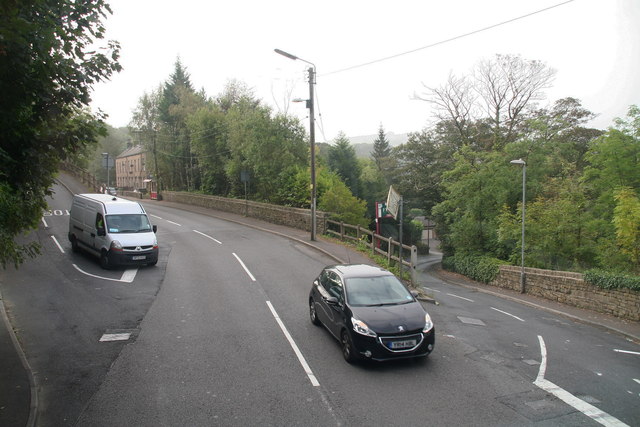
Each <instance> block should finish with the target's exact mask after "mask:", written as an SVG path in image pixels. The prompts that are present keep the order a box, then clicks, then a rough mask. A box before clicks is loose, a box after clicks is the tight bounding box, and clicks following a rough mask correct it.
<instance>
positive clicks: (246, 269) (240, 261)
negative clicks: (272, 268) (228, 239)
mask: <svg viewBox="0 0 640 427" xmlns="http://www.w3.org/2000/svg"><path fill="white" fill-rule="evenodd" d="M233 256H234V257H236V259H237V260H238V262H239V263H240V265H241V266H242V268H244V271H246V272H247V274H248V275H249V277H250V278H251V281H252V282H255V281H256V278H255V277H253V274H251V272H250V271H249V269H248V268H247V266H246V265H244V262H242V260H241V259H240V257H239V256H238V255H236V254H235V252H234V254H233Z"/></svg>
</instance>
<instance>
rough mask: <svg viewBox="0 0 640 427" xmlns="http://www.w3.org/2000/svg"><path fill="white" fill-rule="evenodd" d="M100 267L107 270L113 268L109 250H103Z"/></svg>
mask: <svg viewBox="0 0 640 427" xmlns="http://www.w3.org/2000/svg"><path fill="white" fill-rule="evenodd" d="M100 267H102V268H104V269H105V270H108V269H109V268H111V265H110V264H109V255H108V254H107V251H102V253H101V254H100Z"/></svg>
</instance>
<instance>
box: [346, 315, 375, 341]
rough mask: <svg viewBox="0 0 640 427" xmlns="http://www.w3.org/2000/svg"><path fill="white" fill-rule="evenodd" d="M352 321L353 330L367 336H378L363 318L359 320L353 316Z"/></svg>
mask: <svg viewBox="0 0 640 427" xmlns="http://www.w3.org/2000/svg"><path fill="white" fill-rule="evenodd" d="M351 323H352V324H353V330H354V331H356V332H357V333H359V334H360V335H365V336H367V337H376V336H378V335H377V334H376V333H375V332H373V331H372V330H371V329H369V326H367V324H366V323H364V322H363V321H362V320H358V319H356V318H355V317H352V318H351Z"/></svg>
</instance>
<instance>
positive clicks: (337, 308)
mask: <svg viewBox="0 0 640 427" xmlns="http://www.w3.org/2000/svg"><path fill="white" fill-rule="evenodd" d="M325 285H326V286H325V289H326V291H327V293H328V294H329V296H330V297H334V298H336V299H337V303H333V304H329V303H327V302H326V301H325V304H326V310H327V312H328V313H329V314H328V317H329V318H330V319H329V321H330V324H328V325H327V327H328V328H330V329H331V332H332V333H333V334H334V335H335V336H336V337H339V336H340V330H341V329H342V324H343V323H344V316H343V309H344V286H343V283H342V278H341V277H340V276H339V275H338V274H337V273H336V272H335V271H331V270H329V271H328V274H327V280H326V282H325Z"/></svg>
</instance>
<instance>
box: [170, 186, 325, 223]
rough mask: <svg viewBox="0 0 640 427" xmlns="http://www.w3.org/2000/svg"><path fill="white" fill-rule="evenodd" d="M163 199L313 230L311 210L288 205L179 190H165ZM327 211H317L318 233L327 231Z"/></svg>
mask: <svg viewBox="0 0 640 427" xmlns="http://www.w3.org/2000/svg"><path fill="white" fill-rule="evenodd" d="M162 199H163V200H166V201H167V202H175V203H184V204H187V205H195V206H201V207H205V208H210V209H215V210H219V211H224V212H231V213H235V214H239V215H245V216H247V217H251V218H257V219H261V220H263V221H267V222H270V223H272V224H280V225H286V226H288V227H293V228H297V229H300V230H307V231H311V210H310V209H299V208H290V207H286V206H277V205H270V204H268V203H259V202H252V201H247V202H245V201H244V200H240V199H229V198H226V197H219V196H208V195H204V194H193V193H186V192H179V191H163V192H162ZM327 217H328V215H327V214H326V213H325V212H321V211H316V231H317V233H318V234H323V233H324V232H325V227H326V222H325V218H327Z"/></svg>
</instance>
